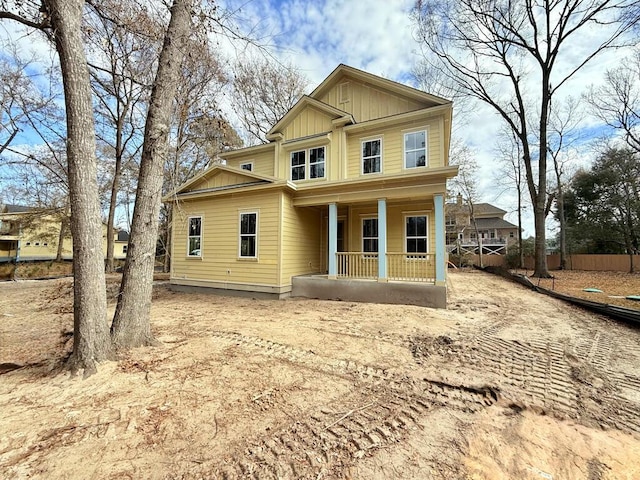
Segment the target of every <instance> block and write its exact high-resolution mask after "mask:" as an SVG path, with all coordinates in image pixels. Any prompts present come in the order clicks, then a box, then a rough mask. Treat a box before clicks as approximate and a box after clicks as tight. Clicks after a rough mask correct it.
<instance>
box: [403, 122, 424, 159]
mask: <svg viewBox="0 0 640 480" xmlns="http://www.w3.org/2000/svg"><path fill="white" fill-rule="evenodd" d="M420 132H424V167H407V150H406V143H407V142H406V139H405V137H406V136H407V135H410V134H412V133H420ZM428 166H429V127H427V126H425V127H419V128H412V129H411V130H403V131H402V169H403V170H415V169H418V168H427V167H428Z"/></svg>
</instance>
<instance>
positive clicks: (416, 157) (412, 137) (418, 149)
mask: <svg viewBox="0 0 640 480" xmlns="http://www.w3.org/2000/svg"><path fill="white" fill-rule="evenodd" d="M426 166H427V132H426V131H425V130H421V131H419V132H411V133H405V134H404V168H416V167H426Z"/></svg>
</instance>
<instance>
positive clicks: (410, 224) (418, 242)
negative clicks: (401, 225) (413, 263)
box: [405, 215, 428, 253]
mask: <svg viewBox="0 0 640 480" xmlns="http://www.w3.org/2000/svg"><path fill="white" fill-rule="evenodd" d="M427 238H428V235H427V216H426V215H412V216H407V217H405V240H406V242H405V243H406V247H407V252H409V253H413V252H415V253H427Z"/></svg>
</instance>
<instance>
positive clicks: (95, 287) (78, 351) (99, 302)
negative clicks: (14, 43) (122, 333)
mask: <svg viewBox="0 0 640 480" xmlns="http://www.w3.org/2000/svg"><path fill="white" fill-rule="evenodd" d="M1 7H2V10H0V19H10V20H15V21H18V22H20V23H22V24H24V25H26V26H28V27H31V28H36V29H39V30H41V31H44V32H46V33H47V35H49V37H50V38H51V39H52V40H54V41H55V45H56V50H57V52H58V55H59V58H60V68H61V72H62V81H63V85H64V94H65V106H66V120H67V162H68V181H69V193H70V198H71V232H72V237H73V270H74V278H75V281H74V337H73V354H72V356H71V358H70V360H69V365H70V367H71V369H72V371H78V370H84V373H85V375H88V374H91V373H92V372H94V371H95V370H96V363H97V362H100V361H102V360H105V359H108V358H111V357H112V355H113V349H112V344H111V342H110V338H109V324H108V322H107V321H106V313H107V300H106V290H105V288H106V286H105V276H104V263H103V257H102V222H101V215H100V202H99V197H98V185H97V162H96V156H95V150H96V147H95V133H94V132H95V128H94V121H93V105H92V96H91V88H90V85H89V71H88V68H87V60H86V57H85V52H84V45H83V41H82V34H81V24H82V15H83V8H84V1H82V0H46V1H44V2H43V4H42V5H38V4H31V3H29V2H24V3H23V2H19V3H18V4H17V5H16V6H15V8H16V10H14V11H9V10H7V9H6V5H5V3H4V2H3V4H2V5H1ZM41 9H42V12H41V11H40V10H41Z"/></svg>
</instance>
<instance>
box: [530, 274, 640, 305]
mask: <svg viewBox="0 0 640 480" xmlns="http://www.w3.org/2000/svg"><path fill="white" fill-rule="evenodd" d="M518 273H520V274H522V273H523V271H520V272H518ZM524 273H525V274H528V275H532V273H533V272H532V271H531V270H529V271H527V272H524ZM551 275H552V276H553V278H544V279H538V278H531V282H532V283H533V284H534V285H539V286H541V287H544V288H547V289H549V290H555V291H557V292H560V293H564V294H566V295H571V296H572V297H578V298H584V299H586V300H591V301H593V302H600V303H608V304H610V305H618V306H620V307H625V308H633V309H634V310H640V301H637V300H628V299H627V298H626V297H628V296H633V295H635V296H640V273H624V272H585V271H579V270H555V271H552V272H551ZM585 289H596V290H600V292H594V291H589V292H585Z"/></svg>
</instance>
